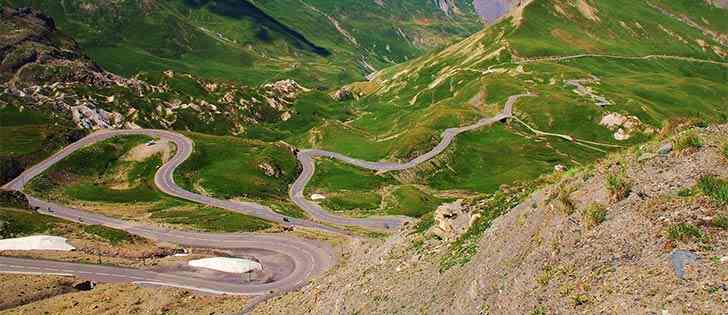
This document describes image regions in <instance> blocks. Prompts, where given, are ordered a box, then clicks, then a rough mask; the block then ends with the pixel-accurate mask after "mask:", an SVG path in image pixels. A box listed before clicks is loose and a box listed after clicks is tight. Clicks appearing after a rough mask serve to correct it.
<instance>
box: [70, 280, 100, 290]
mask: <svg viewBox="0 0 728 315" xmlns="http://www.w3.org/2000/svg"><path fill="white" fill-rule="evenodd" d="M95 287H96V282H93V281H90V280H79V281H76V282H74V283H73V288H74V289H76V290H79V291H91V290H93V289H94V288H95Z"/></svg>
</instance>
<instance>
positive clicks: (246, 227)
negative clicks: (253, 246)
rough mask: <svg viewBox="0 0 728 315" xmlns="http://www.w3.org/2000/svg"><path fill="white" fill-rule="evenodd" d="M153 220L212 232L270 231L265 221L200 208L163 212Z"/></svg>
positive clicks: (215, 209) (155, 215)
mask: <svg viewBox="0 0 728 315" xmlns="http://www.w3.org/2000/svg"><path fill="white" fill-rule="evenodd" d="M152 218H154V219H160V220H162V221H163V222H165V223H169V224H177V225H179V224H182V225H191V226H194V227H196V228H198V229H201V230H205V231H211V232H241V231H244V232H255V231H260V230H265V229H269V228H271V227H272V225H271V224H270V223H268V222H266V221H265V220H262V219H258V218H255V217H251V216H247V215H244V214H240V213H235V212H230V211H225V210H221V209H217V208H210V207H198V208H196V209H194V210H161V211H156V212H154V213H153V214H152Z"/></svg>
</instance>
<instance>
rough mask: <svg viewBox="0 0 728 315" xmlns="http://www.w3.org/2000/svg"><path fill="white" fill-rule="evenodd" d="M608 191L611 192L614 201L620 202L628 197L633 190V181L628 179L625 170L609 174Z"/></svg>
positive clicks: (610, 196) (610, 195)
mask: <svg viewBox="0 0 728 315" xmlns="http://www.w3.org/2000/svg"><path fill="white" fill-rule="evenodd" d="M606 186H607V191H608V192H609V198H610V199H611V200H612V201H613V202H618V201H621V200H623V199H624V198H627V196H629V194H630V193H631V192H632V183H631V182H630V181H629V180H628V179H627V176H626V175H625V174H624V172H623V171H622V172H620V173H619V174H609V176H607V183H606Z"/></svg>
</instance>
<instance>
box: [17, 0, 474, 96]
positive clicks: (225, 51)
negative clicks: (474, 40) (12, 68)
mask: <svg viewBox="0 0 728 315" xmlns="http://www.w3.org/2000/svg"><path fill="white" fill-rule="evenodd" d="M5 2H6V3H9V4H12V5H15V6H27V5H32V6H34V7H36V8H39V9H41V10H44V11H45V12H47V13H48V14H50V15H51V16H53V17H54V18H55V19H56V21H57V22H58V25H59V27H60V28H61V29H62V30H63V31H64V32H66V33H68V34H70V35H71V36H73V37H74V38H76V39H77V40H78V41H79V43H80V44H81V46H82V47H83V48H84V49H85V50H86V51H87V52H88V53H89V54H90V55H91V56H92V57H93V58H94V59H95V60H96V61H97V62H99V63H100V64H101V65H102V66H104V67H105V68H107V69H109V70H111V71H113V72H116V73H119V74H122V75H131V74H135V73H137V72H141V71H150V72H159V71H162V70H166V69H173V70H176V71H180V72H190V73H193V74H196V75H199V76H202V77H207V78H212V77H214V78H225V79H233V80H237V81H241V82H244V83H260V82H269V81H274V80H279V79H286V78H294V79H297V80H302V81H306V82H308V84H310V85H321V86H327V87H332V86H335V85H337V84H341V83H345V82H350V81H352V80H354V79H361V78H363V76H364V74H367V73H370V72H372V71H373V68H377V69H379V68H382V67H383V66H385V65H391V64H393V63H396V62H402V61H405V60H407V59H409V58H413V57H415V56H418V55H420V54H422V53H423V52H425V51H428V50H430V49H432V48H435V47H438V46H441V45H444V44H447V43H449V42H451V41H452V39H453V38H456V37H458V36H465V35H468V34H471V33H472V32H474V31H477V30H479V29H480V28H481V26H482V24H481V22H480V19H479V18H478V17H477V15H476V14H475V11H474V9H473V7H472V5H471V4H469V3H468V2H467V1H458V2H459V3H458V9H457V10H449V11H448V12H443V11H441V10H440V8H438V7H437V6H435V5H434V4H432V3H429V2H421V1H414V0H407V1H387V2H383V3H384V5H381V6H380V5H378V4H377V3H375V2H371V1H369V2H362V1H354V0H347V1H326V0H307V1H297V0H285V1H247V0H245V1H234V0H214V1H209V0H206V1H200V0H157V1H121V2H119V1H109V0H104V1H74V2H70V3H69V2H58V1H46V0H5Z"/></svg>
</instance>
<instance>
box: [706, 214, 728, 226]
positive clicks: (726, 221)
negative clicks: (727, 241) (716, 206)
mask: <svg viewBox="0 0 728 315" xmlns="http://www.w3.org/2000/svg"><path fill="white" fill-rule="evenodd" d="M710 225H712V226H713V227H716V228H719V229H723V230H728V216H727V215H724V214H719V215H717V216H715V218H713V220H712V221H711V222H710Z"/></svg>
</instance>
